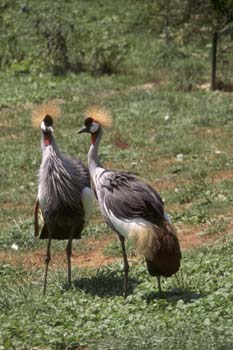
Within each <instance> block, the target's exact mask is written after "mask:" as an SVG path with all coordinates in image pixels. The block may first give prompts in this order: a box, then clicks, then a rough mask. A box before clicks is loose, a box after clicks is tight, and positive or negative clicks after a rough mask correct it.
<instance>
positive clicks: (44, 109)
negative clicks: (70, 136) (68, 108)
mask: <svg viewBox="0 0 233 350" xmlns="http://www.w3.org/2000/svg"><path fill="white" fill-rule="evenodd" d="M46 115H50V117H52V118H53V119H58V118H59V117H60V115H61V109H60V107H59V105H58V103H57V102H55V101H50V102H47V103H43V104H41V105H39V106H38V107H36V108H35V109H33V111H32V126H33V127H34V128H36V129H37V128H39V127H40V124H41V122H42V120H43V119H44V118H45V116H46Z"/></svg>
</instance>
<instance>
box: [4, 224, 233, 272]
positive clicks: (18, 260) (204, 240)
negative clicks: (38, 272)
mask: <svg viewBox="0 0 233 350" xmlns="http://www.w3.org/2000/svg"><path fill="white" fill-rule="evenodd" d="M232 226H233V224H229V230H228V233H229V234H230V233H231V232H230V231H232V228H233V227H232ZM206 227H207V225H204V224H203V225H196V226H192V227H190V226H189V225H183V224H182V225H181V226H178V227H177V231H178V237H179V240H180V245H181V249H182V250H188V249H193V248H198V247H201V246H203V245H206V244H211V243H214V242H215V241H216V240H218V239H219V238H220V237H221V236H222V235H225V234H226V233H222V234H221V236H220V234H217V233H216V234H211V235H200V233H201V232H203V231H205V229H206ZM114 239H116V238H115V236H114V234H113V235H112V236H109V237H106V238H104V239H101V240H95V239H88V240H87V249H86V252H85V253H81V254H80V253H79V252H78V249H74V250H73V254H72V266H79V267H82V268H100V267H101V266H105V265H108V264H111V263H113V262H114V261H117V260H119V259H121V258H119V257H106V256H104V254H103V250H104V248H105V247H106V246H107V245H109V244H110V243H111V242H112V240H114ZM45 253H46V248H43V249H38V250H36V251H33V252H32V251H28V252H20V251H13V250H12V251H9V250H8V251H0V262H1V263H8V264H11V265H14V266H23V267H24V268H26V269H29V270H30V269H36V268H43V267H44V264H45V263H44V261H45ZM136 259H137V257H136ZM134 260H135V259H134ZM66 266H67V260H66V252H65V249H64V251H63V252H61V251H60V252H54V251H53V249H52V260H51V263H50V268H51V269H57V268H61V267H63V268H65V267H66Z"/></svg>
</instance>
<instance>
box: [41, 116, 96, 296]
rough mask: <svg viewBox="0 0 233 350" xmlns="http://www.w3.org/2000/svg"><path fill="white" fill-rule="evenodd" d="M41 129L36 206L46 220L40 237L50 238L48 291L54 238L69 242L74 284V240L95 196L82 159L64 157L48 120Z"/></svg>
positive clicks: (47, 261) (69, 271) (68, 258)
mask: <svg viewBox="0 0 233 350" xmlns="http://www.w3.org/2000/svg"><path fill="white" fill-rule="evenodd" d="M41 129H42V140H41V147H42V163H41V166H40V170H39V186H38V204H37V206H40V208H41V211H42V215H43V218H44V226H43V228H42V231H41V234H40V236H39V238H40V239H48V247H47V256H46V272H45V282H44V292H45V290H46V283H47V282H46V281H47V271H48V264H49V261H50V259H51V256H50V245H51V239H58V240H64V239H67V240H68V244H67V248H66V252H67V261H68V285H69V286H70V284H71V260H70V257H71V251H72V240H73V239H80V238H81V232H82V230H83V228H84V226H85V224H86V223H87V222H88V220H89V218H90V215H91V210H92V198H93V194H92V190H91V188H90V178H89V173H88V170H87V168H86V167H85V166H84V165H83V163H82V162H81V161H80V160H77V159H72V158H70V157H67V156H64V155H63V154H62V153H61V152H60V151H59V149H58V147H57V145H56V142H55V140H54V137H53V129H52V127H51V125H50V123H49V122H48V120H47V119H46V117H45V119H44V121H43V122H42V126H41ZM35 216H36V215H35ZM35 222H37V220H35ZM36 226H37V225H36V224H35V228H36V232H35V235H38V228H37V227H36Z"/></svg>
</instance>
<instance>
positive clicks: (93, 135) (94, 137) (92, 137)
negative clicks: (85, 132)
mask: <svg viewBox="0 0 233 350" xmlns="http://www.w3.org/2000/svg"><path fill="white" fill-rule="evenodd" d="M95 141H96V135H95V134H91V143H92V144H93V145H94V143H95Z"/></svg>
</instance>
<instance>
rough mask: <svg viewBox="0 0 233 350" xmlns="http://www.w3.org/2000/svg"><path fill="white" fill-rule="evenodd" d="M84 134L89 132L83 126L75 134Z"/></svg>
mask: <svg viewBox="0 0 233 350" xmlns="http://www.w3.org/2000/svg"><path fill="white" fill-rule="evenodd" d="M84 132H89V130H88V129H87V127H86V126H84V127H83V128H82V129H80V130H79V131H77V134H82V133H84Z"/></svg>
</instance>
